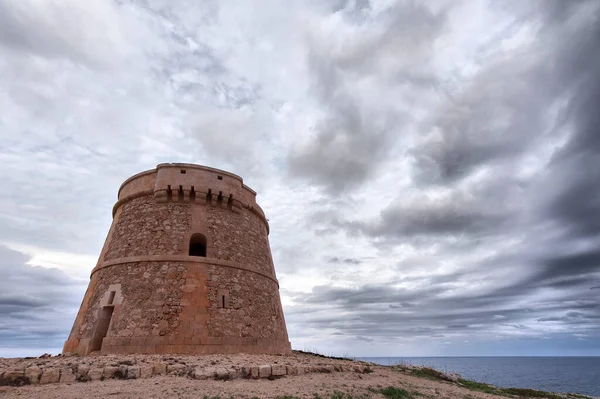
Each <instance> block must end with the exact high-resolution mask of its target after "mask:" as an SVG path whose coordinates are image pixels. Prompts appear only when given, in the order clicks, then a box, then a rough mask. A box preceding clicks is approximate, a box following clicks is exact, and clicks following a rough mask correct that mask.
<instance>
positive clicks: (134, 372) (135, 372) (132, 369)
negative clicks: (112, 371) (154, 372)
mask: <svg viewBox="0 0 600 399" xmlns="http://www.w3.org/2000/svg"><path fill="white" fill-rule="evenodd" d="M141 375H142V370H141V368H140V366H138V365H134V366H129V367H128V368H127V379H128V380H135V379H136V378H140V376H141Z"/></svg>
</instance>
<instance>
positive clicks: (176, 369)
mask: <svg viewBox="0 0 600 399" xmlns="http://www.w3.org/2000/svg"><path fill="white" fill-rule="evenodd" d="M184 369H185V365H184V364H178V363H177V364H169V365H167V374H174V375H180V374H181V372H183V370H184Z"/></svg>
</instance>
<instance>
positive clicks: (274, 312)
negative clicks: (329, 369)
mask: <svg viewBox="0 0 600 399" xmlns="http://www.w3.org/2000/svg"><path fill="white" fill-rule="evenodd" d="M207 269H208V272H209V276H210V280H209V281H208V283H207V285H208V300H209V303H210V307H209V309H208V316H209V317H208V319H207V327H208V331H209V333H210V335H211V336H215V337H219V336H223V337H227V336H232V337H255V338H263V339H269V340H272V341H274V342H286V341H287V331H286V328H285V321H284V319H283V312H282V311H281V303H280V301H279V295H277V292H278V286H277V283H276V282H275V281H273V280H270V279H268V278H266V277H264V276H261V275H259V274H256V273H251V272H247V271H245V270H239V269H233V268H227V267H221V266H208V267H207ZM224 291H225V292H226V293H227V295H228V298H227V299H228V300H227V302H228V306H227V308H222V307H221V306H220V303H219V301H220V300H221V298H220V295H219V292H224Z"/></svg>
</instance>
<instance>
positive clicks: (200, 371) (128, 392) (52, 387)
mask: <svg viewBox="0 0 600 399" xmlns="http://www.w3.org/2000/svg"><path fill="white" fill-rule="evenodd" d="M0 397H2V398H16V397H32V398H38V397H39V398H44V399H53V398H106V397H114V398H141V397H143V398H171V397H174V398H175V397H176V398H210V399H216V398H217V397H219V398H227V399H229V398H280V399H292V398H311V399H351V398H356V399H362V398H364V399H366V398H389V399H401V398H414V399H416V398H460V399H476V398H482V399H483V398H498V397H504V398H506V397H513V398H529V397H537V398H548V399H560V398H585V396H581V395H558V394H551V393H545V392H540V391H533V390H510V389H502V388H497V387H493V386H491V385H487V384H479V383H475V382H471V381H465V380H462V379H461V378H460V376H457V375H446V374H444V373H440V372H437V371H435V370H431V369H427V368H414V367H407V366H400V365H399V366H395V367H387V366H377V365H373V364H368V363H364V362H360V361H353V360H347V359H333V358H328V357H323V356H317V355H313V354H305V353H299V352H295V353H294V354H293V355H292V356H270V355H245V354H236V355H206V356H183V355H172V356H169V355H129V356H125V355H119V356H112V355H107V356H100V355H98V356H86V357H77V356H67V357H43V358H28V359H3V358H0Z"/></svg>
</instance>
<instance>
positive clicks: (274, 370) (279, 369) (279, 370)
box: [271, 364, 286, 377]
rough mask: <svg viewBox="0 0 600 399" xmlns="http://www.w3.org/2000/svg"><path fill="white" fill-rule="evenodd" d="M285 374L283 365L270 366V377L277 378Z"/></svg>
mask: <svg viewBox="0 0 600 399" xmlns="http://www.w3.org/2000/svg"><path fill="white" fill-rule="evenodd" d="M285 374H286V368H285V365H283V364H272V365H271V375H273V376H275V377H278V376H282V375H285Z"/></svg>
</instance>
